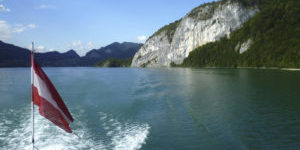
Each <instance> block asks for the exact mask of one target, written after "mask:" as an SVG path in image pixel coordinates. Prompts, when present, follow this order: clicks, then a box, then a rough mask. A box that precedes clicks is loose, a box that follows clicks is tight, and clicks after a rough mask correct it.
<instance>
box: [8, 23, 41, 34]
mask: <svg viewBox="0 0 300 150" xmlns="http://www.w3.org/2000/svg"><path fill="white" fill-rule="evenodd" d="M35 28H36V25H35V24H28V25H23V24H16V25H14V28H13V30H12V32H13V33H21V32H24V31H25V30H30V29H35Z"/></svg>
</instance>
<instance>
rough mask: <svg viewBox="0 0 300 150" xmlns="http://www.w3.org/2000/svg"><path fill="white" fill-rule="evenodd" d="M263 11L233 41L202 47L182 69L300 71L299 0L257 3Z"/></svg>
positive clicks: (233, 35) (266, 0)
mask: <svg viewBox="0 0 300 150" xmlns="http://www.w3.org/2000/svg"><path fill="white" fill-rule="evenodd" d="M256 3H257V4H258V6H259V7H260V10H261V11H260V12H259V13H257V14H256V15H255V16H254V17H252V18H251V19H250V20H249V21H247V22H246V23H245V24H244V25H243V27H242V28H240V29H238V30H236V31H234V32H233V33H231V35H230V38H227V37H223V38H221V40H219V41H216V42H213V43H208V44H206V45H203V46H201V47H199V48H197V49H195V50H194V51H192V52H191V53H190V54H189V56H188V57H187V58H186V59H185V60H184V61H183V63H182V64H181V65H180V66H183V67H211V66H213V67H256V68H260V67H277V68H300V15H299V14H300V1H297V0H264V1H256Z"/></svg>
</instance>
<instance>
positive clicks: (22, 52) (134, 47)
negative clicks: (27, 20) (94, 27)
mask: <svg viewBox="0 0 300 150" xmlns="http://www.w3.org/2000/svg"><path fill="white" fill-rule="evenodd" d="M141 46H142V44H138V43H130V42H124V43H118V42H115V43H112V44H110V45H108V46H106V47H102V48H99V49H93V50H91V51H89V52H88V53H87V54H86V55H85V56H83V57H80V56H79V55H78V54H77V53H76V52H75V51H74V50H69V51H67V52H65V53H60V52H57V51H53V52H46V53H35V59H36V60H37V61H38V62H39V64H40V65H41V66H49V67H68V66H70V67H74V66H94V65H95V64H96V63H98V62H101V61H105V60H108V59H113V58H114V59H128V58H130V57H133V56H134V54H135V53H136V52H137V51H138V50H139V49H140V47H141ZM29 66H30V51H29V50H28V49H25V48H21V47H18V46H15V45H12V44H7V43H4V42H2V41H0V67H29Z"/></svg>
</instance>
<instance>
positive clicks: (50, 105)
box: [31, 53, 73, 133]
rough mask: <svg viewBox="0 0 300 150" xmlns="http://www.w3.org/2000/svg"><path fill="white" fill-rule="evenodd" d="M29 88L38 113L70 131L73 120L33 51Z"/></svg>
mask: <svg viewBox="0 0 300 150" xmlns="http://www.w3.org/2000/svg"><path fill="white" fill-rule="evenodd" d="M31 88H32V90H31V91H32V100H33V103H34V104H35V105H37V106H39V112H40V114H41V115H42V116H44V117H45V118H47V119H48V120H50V121H51V122H53V123H54V124H55V125H57V126H59V127H60V128H62V129H64V130H65V131H66V132H69V133H72V130H71V128H70V127H69V124H70V123H71V122H73V118H72V116H71V114H70V112H69V110H68V108H67V107H66V105H65V103H64V102H63V100H62V99H61V97H60V96H59V94H58V92H57V91H56V89H55V87H54V86H53V84H52V83H51V81H50V80H49V78H48V77H47V75H46V74H45V72H44V71H43V70H42V68H41V67H40V66H39V65H38V64H37V63H36V62H35V60H34V58H33V53H31Z"/></svg>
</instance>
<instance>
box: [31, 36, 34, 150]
mask: <svg viewBox="0 0 300 150" xmlns="http://www.w3.org/2000/svg"><path fill="white" fill-rule="evenodd" d="M31 53H32V56H31V90H32V91H31V124H32V138H31V142H32V150H34V103H33V97H34V88H33V85H34V74H33V59H34V43H33V42H32V49H31Z"/></svg>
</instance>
